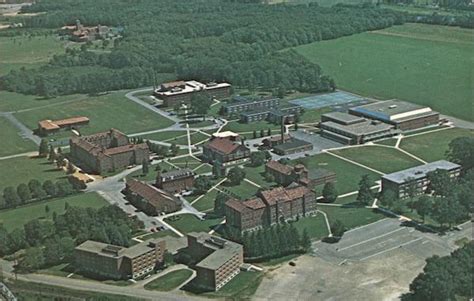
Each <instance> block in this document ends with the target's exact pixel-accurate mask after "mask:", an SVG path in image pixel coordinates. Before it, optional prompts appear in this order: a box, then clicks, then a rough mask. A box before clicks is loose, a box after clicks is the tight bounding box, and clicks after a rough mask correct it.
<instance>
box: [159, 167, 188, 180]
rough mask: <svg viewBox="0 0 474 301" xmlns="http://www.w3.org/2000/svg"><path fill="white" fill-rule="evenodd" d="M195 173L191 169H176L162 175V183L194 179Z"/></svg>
mask: <svg viewBox="0 0 474 301" xmlns="http://www.w3.org/2000/svg"><path fill="white" fill-rule="evenodd" d="M194 175H195V172H194V171H192V170H191V169H189V168H181V169H175V170H171V171H168V172H164V173H161V174H160V175H159V176H160V178H161V181H163V182H167V181H171V180H178V179H182V178H186V177H193V176H194Z"/></svg>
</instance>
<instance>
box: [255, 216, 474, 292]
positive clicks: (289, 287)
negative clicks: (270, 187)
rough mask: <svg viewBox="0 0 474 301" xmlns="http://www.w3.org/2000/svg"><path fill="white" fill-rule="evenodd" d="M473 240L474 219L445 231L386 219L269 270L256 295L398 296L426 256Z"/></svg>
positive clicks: (439, 253) (318, 244)
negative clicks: (441, 233)
mask: <svg viewBox="0 0 474 301" xmlns="http://www.w3.org/2000/svg"><path fill="white" fill-rule="evenodd" d="M463 237H467V238H469V239H472V223H470V222H469V223H466V224H464V225H462V227H461V230H459V231H452V232H450V233H448V234H446V235H444V236H439V235H437V234H432V233H423V232H420V231H418V230H415V229H414V228H411V227H405V226H402V224H401V223H400V221H398V220H397V219H388V218H387V219H383V220H380V221H378V222H375V223H373V224H370V225H367V226H363V227H360V228H357V229H354V230H352V231H348V232H347V233H345V234H344V236H343V239H341V241H340V242H339V243H336V244H327V243H322V242H317V243H314V244H313V249H314V252H313V253H312V254H310V255H304V256H300V257H299V258H297V259H296V260H294V262H295V263H296V265H295V266H294V267H293V266H290V265H288V264H284V265H282V266H281V267H280V268H277V269H274V270H272V271H269V272H268V273H267V275H266V276H267V277H265V279H264V280H263V282H262V284H261V285H260V287H259V288H258V290H257V292H256V294H255V299H256V300H355V301H357V300H363V301H371V300H373V301H380V300H398V298H399V296H400V295H401V294H403V293H405V292H407V291H408V287H409V284H410V283H411V281H412V280H413V279H414V278H415V277H416V276H417V275H418V274H419V273H420V272H421V271H422V270H423V267H424V265H425V259H426V258H428V257H431V256H432V255H435V254H436V255H440V256H444V255H448V254H449V253H450V252H452V251H453V250H454V249H455V248H456V245H455V242H456V241H457V240H459V239H461V238H463Z"/></svg>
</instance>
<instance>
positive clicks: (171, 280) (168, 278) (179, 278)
mask: <svg viewBox="0 0 474 301" xmlns="http://www.w3.org/2000/svg"><path fill="white" fill-rule="evenodd" d="M192 274H193V272H192V271H191V270H188V269H181V270H176V271H171V272H169V273H167V274H165V275H163V276H161V277H158V278H157V279H155V280H153V281H151V282H149V283H147V284H145V289H147V290H153V291H164V292H167V291H171V290H174V289H175V288H177V287H179V286H180V285H181V284H182V283H183V282H184V281H186V280H187V279H188V278H189V277H191V275H192Z"/></svg>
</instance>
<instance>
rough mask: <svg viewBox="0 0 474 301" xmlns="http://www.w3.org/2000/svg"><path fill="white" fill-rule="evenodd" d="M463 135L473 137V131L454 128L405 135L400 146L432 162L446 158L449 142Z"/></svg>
mask: <svg viewBox="0 0 474 301" xmlns="http://www.w3.org/2000/svg"><path fill="white" fill-rule="evenodd" d="M464 136H466V137H474V131H473V130H467V129H459V128H454V129H447V130H442V131H437V132H433V133H426V134H422V135H417V136H413V137H406V138H403V139H402V141H401V143H400V147H401V148H402V149H404V150H406V151H407V152H409V153H411V154H414V155H415V156H418V157H420V158H421V159H423V160H426V161H429V162H432V161H437V160H442V159H446V152H447V151H448V149H449V143H450V142H451V141H452V140H454V139H456V138H458V137H464Z"/></svg>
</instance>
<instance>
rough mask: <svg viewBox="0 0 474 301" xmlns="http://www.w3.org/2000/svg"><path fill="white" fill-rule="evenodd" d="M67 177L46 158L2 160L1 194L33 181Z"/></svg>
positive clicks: (0, 167)
mask: <svg viewBox="0 0 474 301" xmlns="http://www.w3.org/2000/svg"><path fill="white" fill-rule="evenodd" d="M65 177H66V174H65V172H64V171H60V170H58V169H56V165H55V164H51V163H50V162H48V160H47V159H44V158H30V157H17V158H12V159H6V160H0V192H2V191H3V189H4V188H5V187H8V186H14V187H16V186H18V184H21V183H25V184H27V183H28V182H29V181H30V180H33V179H36V180H38V181H40V182H44V181H46V180H53V181H55V180H58V179H61V178H65Z"/></svg>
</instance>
